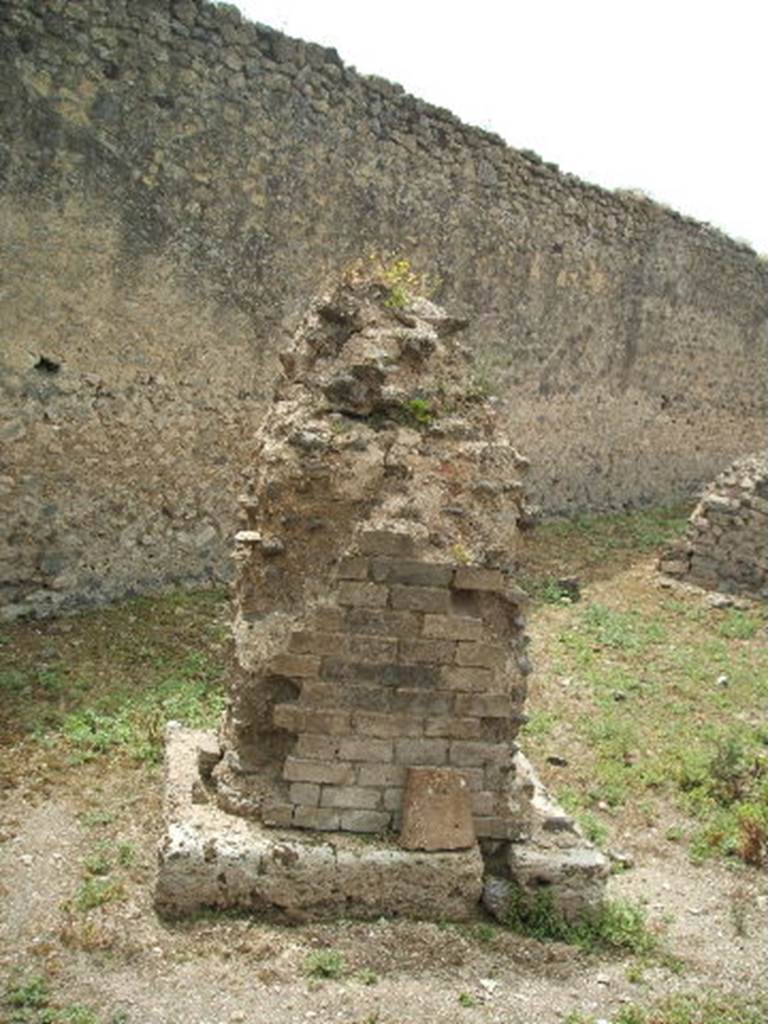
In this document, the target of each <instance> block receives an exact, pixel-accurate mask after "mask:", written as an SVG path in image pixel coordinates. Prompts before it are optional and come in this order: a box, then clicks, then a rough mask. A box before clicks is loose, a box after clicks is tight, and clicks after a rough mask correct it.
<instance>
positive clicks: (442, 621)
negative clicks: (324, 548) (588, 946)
mask: <svg viewBox="0 0 768 1024" xmlns="http://www.w3.org/2000/svg"><path fill="white" fill-rule="evenodd" d="M385 537H386V544H387V546H388V547H389V549H390V550H393V551H394V550H396V549H397V548H398V547H399V546H400V547H402V548H403V550H404V552H405V553H407V554H409V555H410V554H411V544H410V538H409V537H408V536H407V535H403V534H398V533H394V532H393V533H390V534H389V535H388V536H387V535H386V534H384V535H382V534H381V533H380V534H379V536H378V541H379V544H381V543H382V541H384V538H385ZM370 546H371V541H370V540H369V536H368V534H366V533H363V534H362V535H361V538H360V548H361V549H362V550H365V549H366V548H367V547H370ZM350 563H351V564H353V565H354V572H355V576H356V580H357V581H358V582H357V583H356V584H355V586H356V588H357V589H350V587H349V584H348V580H347V579H346V577H347V574H348V572H349V565H350ZM337 575H338V576H339V577H341V579H340V580H339V582H338V585H337V590H336V594H335V597H336V604H335V605H334V606H333V612H334V613H336V616H335V619H336V629H335V631H333V632H329V631H326V630H324V629H323V628H322V626H321V625H318V624H317V623H315V622H312V623H311V625H310V627H309V628H308V629H301V630H294V631H293V632H292V633H291V635H290V639H289V642H288V647H289V653H280V654H278V655H277V656H276V657H275V658H274V659H273V661H272V662H271V664H270V669H271V670H272V671H274V672H275V673H278V674H281V673H285V674H288V675H291V676H292V677H293V679H294V681H296V682H297V683H300V685H301V693H300V696H299V697H298V698H297V700H296V701H293V702H290V703H282V704H277V705H276V706H275V708H274V712H273V721H274V723H275V725H276V726H278V727H280V728H284V729H287V730H289V731H291V732H294V733H295V734H296V736H297V740H296V743H295V746H294V747H293V750H292V752H291V754H290V755H289V756H288V757H287V758H286V760H285V764H284V768H283V773H282V777H283V780H284V781H285V782H286V783H288V784H289V786H288V791H287V799H286V800H284V801H274V802H272V803H270V804H269V805H268V807H266V808H265V809H264V811H263V815H264V820H266V821H271V822H274V823H275V824H281V825H288V824H291V825H299V826H300V827H311V828H315V829H328V830H335V829H339V828H341V829H348V830H350V831H381V830H383V829H388V828H398V827H399V824H400V821H399V813H400V807H401V803H402V794H403V785H404V782H405V771H406V768H407V767H408V766H411V765H428V766H448V767H453V768H457V769H459V770H460V771H461V772H462V773H463V774H464V775H465V778H466V781H467V785H468V788H469V789H470V791H471V794H472V795H471V801H472V809H473V811H474V815H475V829H476V832H477V834H478V836H481V837H485V836H492V837H495V838H506V839H510V838H514V837H516V836H517V835H518V833H519V831H520V821H519V820H518V819H516V817H515V816H514V815H513V814H512V812H511V809H510V805H509V800H508V799H507V796H506V792H505V790H504V788H503V785H502V784H503V781H504V779H505V778H506V776H508V774H509V772H510V767H511V757H512V753H513V748H512V747H511V746H510V742H511V740H512V739H513V737H514V735H515V733H516V732H517V729H518V728H519V726H520V724H521V723H522V722H523V721H524V717H523V715H522V706H523V702H524V700H525V692H526V687H525V671H526V670H527V666H526V664H525V663H523V665H522V667H520V666H519V665H518V664H517V645H516V644H515V643H514V642H513V643H512V644H511V645H510V641H509V637H498V636H496V635H495V634H494V633H493V632H492V630H491V629H490V628H489V627H488V625H487V624H486V623H485V622H484V621H483V618H482V614H481V609H480V602H479V601H478V608H477V614H475V615H470V614H467V611H466V608H467V602H468V601H470V602H471V600H472V599H473V598H477V597H478V596H479V595H480V594H486V595H487V594H493V595H503V593H504V588H505V582H506V581H505V577H504V575H503V573H502V572H501V571H499V570H479V571H474V572H473V571H470V570H468V569H467V567H465V566H461V565H456V564H452V563H448V562H445V563H438V562H431V563H430V562H423V561H419V560H418V559H414V558H413V557H408V558H406V557H403V555H402V554H399V555H397V556H393V557H384V556H381V555H378V554H377V555H374V556H365V555H362V554H361V555H355V556H354V557H353V558H351V559H350V557H349V556H346V557H345V559H344V562H343V564H342V566H341V568H340V570H339V572H338V573H337ZM377 580H379V581H386V582H384V583H376V582H375V581H377ZM426 584H429V585H426ZM369 587H376V588H377V589H376V594H377V596H376V603H375V605H373V606H372V605H371V603H370V597H369V594H370V593H371V591H370V590H369V589H368V588H369ZM457 592H461V599H462V600H461V610H460V611H459V612H455V611H454V610H453V607H452V606H453V601H454V597H455V595H456V594H457ZM500 599H502V600H505V601H507V600H508V601H509V604H510V607H511V608H512V610H513V612H517V610H518V609H517V606H516V605H515V604H514V601H512V600H510V599H506V598H500ZM518 599H519V598H518ZM361 606H362V607H364V608H370V607H375V608H376V609H377V615H376V618H375V619H374V618H370V619H368V620H367V621H366V620H361V619H360V618H359V616H358V615H357V614H356V613H357V611H358V610H359V608H360V607H361ZM436 606H439V607H440V609H441V611H440V613H439V614H435V613H434V612H433V611H432V610H431V609H433V608H435V607H436ZM396 607H400V608H402V607H406V608H408V612H407V613H406V617H390V610H391V609H393V608H396ZM379 610H380V611H379ZM321 614H322V617H324V618H325V619H326V620H327V619H328V617H329V606H325V607H324V609H323V612H322V613H321ZM366 629H370V632H366ZM382 630H386V631H387V632H388V633H389V635H385V634H382V632H381V631H382ZM435 633H437V634H438V638H435V636H434V634H435ZM518 645H519V647H520V649H522V638H520V639H519V640H518ZM293 652H297V653H293ZM299 652H300V653H299ZM402 707H406V708H407V709H409V710H407V711H405V712H403V711H401V710H400V709H401V708H402ZM353 811H354V812H358V813H355V814H353V813H351V812H353ZM363 812H365V813H363Z"/></svg>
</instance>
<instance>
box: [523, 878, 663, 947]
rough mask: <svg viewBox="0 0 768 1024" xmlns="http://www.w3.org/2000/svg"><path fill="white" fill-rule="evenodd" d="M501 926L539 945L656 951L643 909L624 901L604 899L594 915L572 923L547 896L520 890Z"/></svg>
mask: <svg viewBox="0 0 768 1024" xmlns="http://www.w3.org/2000/svg"><path fill="white" fill-rule="evenodd" d="M504 923H505V924H506V926H507V927H508V928H511V929H512V931H516V932H520V934H522V935H528V936H530V937H531V938H534V939H539V940H540V941H542V942H567V943H570V944H571V945H575V946H580V947H581V948H582V949H584V950H587V951H589V952H616V951H621V952H625V953H627V952H628V953H634V954H636V955H643V956H648V955H650V954H653V953H656V952H657V951H658V949H659V940H658V936H657V935H656V934H654V932H652V931H651V930H650V929H649V927H648V922H647V919H646V913H645V911H644V909H643V908H642V907H640V906H638V905H636V904H634V903H629V902H627V901H625V900H606V902H605V903H604V904H603V906H602V907H601V908H600V910H598V911H596V912H595V913H594V914H591V915H589V916H586V917H584V918H582V919H581V920H579V921H578V922H574V923H571V922H569V921H566V920H565V918H563V917H562V916H561V915H560V914H559V913H558V912H557V911H556V910H555V908H554V906H553V904H552V898H551V896H550V894H549V893H547V892H541V893H539V894H538V895H537V896H536V898H535V899H534V900H530V899H528V898H526V896H525V895H524V893H523V892H522V891H519V892H518V898H517V900H516V901H515V903H514V904H513V906H512V907H511V909H510V912H509V914H508V917H507V919H506V921H505V922H504Z"/></svg>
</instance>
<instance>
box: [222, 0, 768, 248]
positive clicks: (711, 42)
mask: <svg viewBox="0 0 768 1024" xmlns="http://www.w3.org/2000/svg"><path fill="white" fill-rule="evenodd" d="M237 6H238V7H239V8H240V9H241V10H242V12H243V13H244V14H245V16H246V17H248V18H249V19H250V20H251V21H260V22H262V23H263V24H266V25H271V26H272V27H273V28H277V29H280V30H281V31H283V32H285V33H287V34H288V35H291V36H298V37H299V38H301V39H305V40H307V41H311V42H317V43H322V44H324V45H326V46H334V47H336V49H337V50H338V51H339V54H340V55H341V58H342V60H344V62H345V63H346V64H351V65H354V66H355V67H356V68H357V69H358V71H360V72H361V73H363V74H377V75H382V76H383V77H385V78H388V79H390V80H391V81H395V82H399V83H400V84H401V85H402V86H404V88H405V89H406V90H407V91H408V92H411V93H413V94H414V95H416V96H419V97H420V98H422V99H424V100H427V101H429V102H431V103H435V104H437V105H438V106H444V107H448V108H449V109H450V110H452V111H453V112H454V113H455V114H456V115H457V116H458V117H460V118H461V119H462V120H463V121H466V122H468V123H469V124H475V125H479V126H480V127H482V128H487V129H489V130H491V131H494V132H496V133H498V134H499V135H501V136H502V137H503V138H504V139H506V141H507V142H509V144H510V145H512V146H515V147H517V148H520V149H533V150H536V152H537V153H539V154H540V155H541V156H542V157H543V158H544V159H545V160H551V161H554V162H555V163H558V164H560V166H561V168H562V169H563V170H564V171H571V172H573V173H574V174H578V175H579V176H580V177H582V178H585V179H586V180H587V181H592V182H595V183H597V184H600V185H603V186H604V187H607V188H616V187H620V188H639V189H642V190H643V191H644V192H646V193H648V194H649V195H651V196H652V197H653V198H654V199H658V200H659V201H661V202H664V203H668V204H669V205H670V206H673V207H675V208H676V209H677V210H679V211H680V212H682V213H685V214H689V215H690V216H693V217H696V218H698V219H699V220H703V221H708V222H710V223H711V224H714V225H716V226H717V227H719V228H721V229H722V230H723V231H726V232H727V233H728V234H730V235H732V236H733V237H735V238H739V239H741V240H743V241H747V242H749V243H750V244H751V245H752V246H754V248H755V249H757V251H758V252H762V253H768V199H767V198H766V193H768V159H766V157H767V156H768V0H695V2H692V0H666V2H664V0H645V2H643V3H630V2H629V0H496V2H495V3H494V2H491V0H475V2H474V3H472V4H466V3H461V4H459V3H455V2H454V3H452V2H451V0H442V2H441V3H435V2H433V0H422V2H419V0H410V2H407V0H380V2H378V3H371V2H370V0H369V2H366V0H238V2H237Z"/></svg>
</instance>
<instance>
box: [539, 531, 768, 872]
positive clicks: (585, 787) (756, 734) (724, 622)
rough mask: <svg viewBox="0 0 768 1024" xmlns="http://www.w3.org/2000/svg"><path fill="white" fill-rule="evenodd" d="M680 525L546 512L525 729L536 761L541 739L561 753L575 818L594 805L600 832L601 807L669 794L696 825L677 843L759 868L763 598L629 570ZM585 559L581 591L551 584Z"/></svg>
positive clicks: (766, 766)
mask: <svg viewBox="0 0 768 1024" xmlns="http://www.w3.org/2000/svg"><path fill="white" fill-rule="evenodd" d="M601 522H602V524H604V528H603V527H601ZM678 526H679V519H678V518H677V517H676V516H675V515H671V514H667V513H653V514H651V513H635V514H633V515H631V516H628V517H624V519H623V521H622V520H621V519H620V518H618V517H608V518H607V519H605V520H602V521H598V520H595V519H590V520H588V521H587V520H585V521H576V522H575V523H556V524H551V525H550V526H548V527H547V526H545V527H544V528H543V530H544V532H543V533H542V534H541V535H540V536H539V537H538V538H537V539H536V540H534V541H532V542H530V544H531V545H535V548H534V547H531V549H530V554H531V559H530V562H529V564H528V567H527V572H528V573H529V575H530V574H532V572H533V571H534V570H535V574H536V575H535V580H537V581H538V584H539V587H538V591H537V588H536V586H534V587H533V591H534V594H537V593H538V597H537V598H536V599H535V600H536V606H535V608H534V614H533V617H532V621H533V627H534V634H535V635H534V640H535V643H534V647H533V650H534V652H535V653H536V655H537V656H538V666H537V667H538V669H539V671H538V672H537V674H536V675H534V677H533V681H532V696H531V702H530V706H532V707H534V708H535V711H534V713H533V715H532V719H531V722H530V723H529V725H528V726H526V728H525V730H524V732H523V736H524V738H525V742H526V744H527V746H528V749H529V751H530V753H531V754H532V756H533V757H534V759H535V760H537V761H538V762H539V763H540V761H541V757H540V756H539V755H538V754H537V750H540V749H541V748H542V747H543V749H544V750H545V751H548V750H549V749H553V750H555V751H556V752H557V753H566V756H567V757H568V761H569V768H568V782H567V787H563V790H562V791H561V790H559V789H558V781H559V778H558V777H557V775H556V774H555V775H552V774H550V776H549V778H548V781H549V782H550V784H552V785H553V787H554V789H555V791H556V793H557V794H558V796H559V797H560V798H561V799H562V801H563V803H564V804H565V805H566V807H567V808H568V809H569V810H570V811H571V812H573V813H575V814H576V816H577V817H579V816H582V818H583V815H584V813H589V814H592V815H593V818H592V819H587V821H586V823H585V824H586V827H587V829H588V830H589V831H590V832H591V833H592V835H593V836H595V837H597V836H598V835H599V826H600V820H599V819H598V818H597V817H596V816H595V815H596V814H597V813H600V814H603V815H607V820H608V821H610V820H611V817H615V816H616V815H617V814H619V813H621V814H622V815H625V814H626V813H628V812H630V813H634V814H642V815H644V816H645V817H646V818H648V819H649V822H652V821H653V818H654V808H655V807H658V806H659V802H660V801H662V802H666V803H667V805H669V803H670V802H671V803H672V805H676V806H677V807H678V808H679V811H680V814H681V817H683V818H685V819H686V820H690V819H692V825H691V827H690V828H686V829H685V830H680V832H679V833H678V832H675V833H674V838H672V837H670V841H675V842H679V841H682V840H683V839H685V840H686V841H688V842H689V843H690V850H691V853H692V855H693V856H694V858H703V857H707V856H724V857H728V858H735V859H737V860H740V861H742V862H746V863H748V864H752V865H755V866H759V865H760V864H763V863H765V862H766V861H768V725H767V724H766V722H765V716H764V713H763V709H764V704H765V700H766V697H768V609H766V608H765V607H764V606H759V605H755V606H754V607H752V608H751V609H749V610H742V609H733V608H731V609H727V610H722V609H714V608H711V607H709V606H708V605H707V604H706V603H705V602H704V601H703V600H702V598H701V597H700V596H698V595H691V594H685V593H680V592H671V591H667V590H664V589H662V588H660V587H658V586H656V585H655V580H654V579H653V577H652V576H650V575H649V574H650V568H648V569H646V570H645V572H644V575H643V573H640V572H639V571H638V569H637V568H634V569H630V570H629V571H628V570H627V566H628V565H629V566H631V565H632V564H633V562H634V564H635V565H636V564H637V561H638V559H637V552H638V551H643V550H645V549H646V548H647V549H649V550H653V549H654V547H655V545H656V543H657V542H660V541H662V540H665V539H668V537H669V536H670V534H672V535H673V534H674V533H675V532H677V529H678ZM547 531H548V532H547ZM566 556H567V559H568V561H567V563H566V562H565V561H563V559H564V558H566ZM598 557H602V558H603V559H604V562H603V564H602V565H601V566H600V567H599V568H595V569H594V571H593V570H592V569H591V568H590V567H591V566H593V564H594V561H595V559H596V558H598ZM579 567H581V570H582V571H583V572H584V573H585V575H584V577H583V578H582V585H583V597H582V600H581V601H579V602H577V603H576V604H570V603H568V602H559V603H552V602H551V601H549V599H548V597H547V594H546V593H543V594H542V586H543V585H544V584H546V583H547V581H549V580H551V579H552V578H553V577H554V575H555V574H556V573H560V572H563V573H565V571H566V570H567V571H568V572H569V573H570V574H573V571H574V569H578V568H579ZM649 582H650V584H651V585H649ZM560 777H562V776H560Z"/></svg>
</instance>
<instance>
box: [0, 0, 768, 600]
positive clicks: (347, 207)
mask: <svg viewBox="0 0 768 1024" xmlns="http://www.w3.org/2000/svg"><path fill="white" fill-rule="evenodd" d="M0 45H2V59H1V60H0V87H1V88H2V90H3V120H2V125H0V130H1V131H2V136H1V137H0V145H1V148H0V176H1V177H2V194H1V195H0V228H1V230H0V249H1V250H2V251H1V252H0V259H1V260H2V267H3V284H2V292H3V298H2V310H3V315H2V318H0V354H1V355H2V371H1V373H2V376H1V377H0V387H2V394H3V401H2V406H1V407H0V416H2V421H1V422H0V440H1V441H2V452H1V454H0V462H1V465H0V492H1V493H0V501H2V509H1V510H0V512H1V513H2V521H3V524H4V530H3V538H2V550H1V551H0V573H1V575H0V588H1V590H0V599H1V600H2V603H4V604H5V605H7V606H11V608H12V609H13V610H14V611H15V612H18V611H24V610H29V609H34V610H42V611H44V610H50V609H55V608H56V607H59V606H61V605H62V604H65V605H66V604H67V603H68V602H77V601H81V600H95V599H101V598H111V597H115V596H117V595H119V594H122V593H126V592H129V591H130V590H131V589H132V588H133V589H145V588H146V587H147V586H149V585H156V584H160V583H165V582H170V581H185V580H190V581H191V580H202V579H209V578H221V577H222V576H225V575H226V573H227V567H228V562H227V558H226V555H225V552H226V551H227V550H228V549H229V538H230V536H231V533H232V531H233V528H234V509H235V507H236V501H235V498H236V494H237V491H238V489H239V479H238V467H239V466H241V465H244V464H246V462H247V453H248V445H249V435H250V433H251V432H252V430H253V428H254V425H255V424H256V423H257V422H258V420H259V418H260V416H261V413H262V408H263V407H262V399H263V397H264V396H265V395H266V394H268V392H269V391H270V389H271V385H272V380H273V378H274V372H275V370H274V368H275V360H274V352H275V351H276V348H277V346H278V344H279V343H280V341H281V340H282V338H283V337H284V336H285V334H286V332H287V330H289V329H290V328H292V326H293V324H294V320H295V316H296V312H297V310H299V309H300V308H301V307H302V306H303V305H304V303H305V301H306V299H307V297H308V296H309V295H311V294H313V293H314V292H315V291H316V290H317V289H318V288H319V286H320V285H321V283H322V282H323V281H324V280H325V279H326V277H327V275H328V274H329V273H330V272H331V271H333V270H336V269H337V268H338V267H339V266H341V265H342V264H345V263H346V262H347V261H348V260H350V259H352V258H354V257H357V256H358V255H359V254H360V252H361V251H363V250H365V249H370V248H373V249H377V250H379V251H380V250H384V249H388V248H396V249H398V250H399V251H402V252H405V253H406V254H408V255H410V256H411V257H412V259H413V260H414V261H415V262H416V263H417V264H418V265H419V266H421V267H422V268H423V269H425V270H427V271H429V272H430V273H431V274H432V275H433V276H434V277H435V278H436V279H438V280H439V282H440V284H439V297H440V299H441V300H442V301H444V302H445V303H446V304H449V305H450V306H451V307H452V308H458V309H461V308H462V307H463V308H464V309H466V310H471V311H476V310H482V311H484V312H483V313H482V315H481V316H479V317H478V318H477V319H475V320H474V321H473V326H472V328H471V333H470V337H469V341H470V344H471V345H472V346H473V347H474V348H475V349H476V351H477V353H478V360H479V362H480V364H481V366H482V367H483V368H484V372H485V374H486V376H487V378H488V380H489V382H490V383H492V384H493V386H494V388H496V389H497V390H498V391H499V393H500V395H501V396H502V397H503V399H504V401H505V407H506V415H507V416H508V418H509V422H510V427H511V430H512V432H513V434H514V436H515V438H516V439H517V441H518V443H519V444H520V447H521V448H522V449H523V450H525V451H526V452H528V453H529V454H530V455H531V457H532V464H533V467H534V469H533V470H532V473H531V476H530V479H529V490H530V492H531V493H532V496H533V497H534V499H536V500H538V501H539V502H540V503H542V504H543V505H544V506H545V507H546V508H547V509H549V510H551V511H569V510H575V509H579V508H593V509H594V508H607V507H620V506H621V505H623V504H627V503H629V504H634V503H642V502H649V501H668V500H671V499H673V498H675V497H678V496H681V495H683V494H685V493H687V492H688V491H689V490H690V489H691V488H692V487H693V486H696V485H698V484H700V483H701V482H702V481H704V480H706V479H709V478H711V477H712V476H714V474H715V472H716V471H717V469H718V468H719V467H720V466H722V465H723V464H724V463H727V462H729V461H731V460H732V459H733V458H734V457H735V456H736V455H739V454H742V453H745V452H747V451H750V450H753V449H754V448H755V437H756V436H760V435H761V431H762V430H763V423H764V413H765V408H764V406H765V403H764V394H763V390H764V389H763V388H762V385H761V380H763V379H764V375H765V369H766V362H767V359H766V347H767V340H766V339H767V335H766V316H767V315H768V287H767V286H768V271H766V267H765V264H764V263H763V264H761V263H760V262H759V261H758V260H757V259H756V258H755V257H754V254H752V253H751V252H750V251H749V250H746V249H744V248H743V247H739V246H737V245H735V244H734V243H732V242H730V241H729V240H727V239H725V238H724V237H723V236H721V235H718V234H716V233H714V232H712V231H709V230H707V229H705V228H703V227H702V226H701V225H698V224H694V223H692V222H689V221H686V220H684V219H682V218H680V217H677V216H676V215H674V214H673V213H671V212H670V211H667V210H664V209H661V208H659V207H657V206H654V205H653V204H651V203H648V202H645V201H642V200H634V199H631V198H627V197H625V198H620V197H617V196H614V195H611V194H608V193H604V192H602V191H600V190H598V189H595V188H590V187H587V186H584V185H583V184H581V183H579V182H578V181H577V180H575V179H571V178H569V177H567V176H563V175H560V174H559V173H558V172H557V171H556V170H555V169H554V168H552V167H550V166H547V165H545V164H542V163H540V162H538V161H536V160H533V159H531V158H530V157H528V156H526V155H524V154H522V153H520V152H517V151H514V150H510V149H508V148H506V147H505V146H504V145H503V144H502V143H501V141H500V140H498V139H496V138H495V137H492V136H488V135H486V134H483V133H481V132H479V131H478V130H476V129H472V128H467V127H466V126H464V125H462V124H461V123H460V122H458V121H457V120H456V119H455V118H453V117H452V115H450V114H449V113H448V112H447V111H441V110H437V109H434V108H431V107H429V106H427V105H426V104H423V103H421V102H420V101H418V100H415V99H413V98H412V97H408V96H405V95H403V94H402V93H400V92H398V90H397V88H396V87H394V86H391V85H389V84H388V83H385V82H382V81H379V80H368V79H363V78H361V77H359V76H358V75H356V74H355V73H354V72H352V71H351V70H349V69H346V68H344V67H343V66H342V65H341V63H340V62H339V60H338V57H337V56H336V54H335V53H334V52H333V51H328V50H324V49H322V48H320V47H316V46H310V45H305V44H304V43H301V42H297V41H292V40H288V39H286V38H284V37H282V36H280V35H278V34H275V33H271V32H269V31H267V30H265V29H262V28H257V27H256V26H253V25H250V24H248V23H245V22H242V21H241V20H240V19H239V18H238V17H237V15H236V13H235V12H234V11H232V10H229V9H227V8H214V7H212V6H208V5H201V4H199V3H197V2H192V0H185V2H178V3H163V2H156V0H153V2H151V3H149V2H131V3H120V2H114V0H111V2H109V3H107V2H106V0H103V2H99V0H81V2H77V3H74V2H65V0H49V2H46V3H43V2H42V0H32V2H30V0H9V2H7V3H6V4H5V5H4V6H3V11H2V13H0ZM41 356H44V357H45V360H47V362H45V361H44V362H42V364H41V363H40V357H41ZM38 364H40V365H38ZM56 367H58V369H57V368H56Z"/></svg>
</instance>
